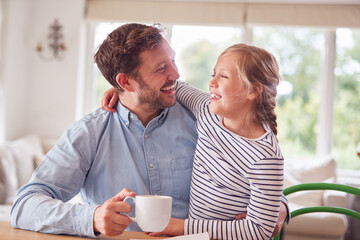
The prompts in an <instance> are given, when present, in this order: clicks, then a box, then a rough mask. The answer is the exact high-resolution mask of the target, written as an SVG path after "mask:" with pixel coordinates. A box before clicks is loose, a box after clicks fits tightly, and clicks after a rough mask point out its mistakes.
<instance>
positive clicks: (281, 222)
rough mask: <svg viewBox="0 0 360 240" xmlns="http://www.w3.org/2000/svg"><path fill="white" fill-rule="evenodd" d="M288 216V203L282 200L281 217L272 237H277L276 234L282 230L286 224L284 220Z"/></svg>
mask: <svg viewBox="0 0 360 240" xmlns="http://www.w3.org/2000/svg"><path fill="white" fill-rule="evenodd" d="M287 216H288V212H287V208H286V205H285V203H284V202H281V204H280V213H279V217H278V220H277V222H276V226H275V229H274V232H273V234H272V235H271V237H275V236H276V235H278V233H279V232H280V230H281V229H282V227H283V225H284V222H285V219H286V217H287Z"/></svg>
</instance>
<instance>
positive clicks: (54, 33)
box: [36, 19, 66, 60]
mask: <svg viewBox="0 0 360 240" xmlns="http://www.w3.org/2000/svg"><path fill="white" fill-rule="evenodd" d="M62 28H63V27H62V26H61V25H60V24H59V21H58V20H57V19H55V20H54V23H53V24H51V25H50V27H49V29H50V33H49V35H48V37H47V41H48V45H47V47H48V48H46V49H44V47H43V44H42V42H41V41H39V42H38V44H37V46H36V51H37V52H38V53H39V56H40V57H41V58H42V59H44V60H52V59H58V60H61V59H63V57H64V52H65V50H66V45H65V42H64V41H63V34H62ZM45 46H46V45H45Z"/></svg>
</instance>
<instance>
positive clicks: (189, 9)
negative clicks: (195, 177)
mask: <svg viewBox="0 0 360 240" xmlns="http://www.w3.org/2000/svg"><path fill="white" fill-rule="evenodd" d="M86 18H87V19H88V20H96V21H99V20H100V21H110V22H111V21H114V22H145V23H153V22H160V23H164V24H191V25H212V26H214V25H227V26H244V25H247V26H254V25H272V26H274V25H283V26H314V27H350V28H357V27H360V4H337V5H336V4H281V3H273V4H270V3H266V4H265V3H250V1H249V3H245V2H221V1H218V2H216V1H211V2H199V1H136V0H132V1H131V0H127V1H122V0H87V8H86Z"/></svg>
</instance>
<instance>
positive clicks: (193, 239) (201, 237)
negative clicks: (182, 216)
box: [131, 232, 210, 240]
mask: <svg viewBox="0 0 360 240" xmlns="http://www.w3.org/2000/svg"><path fill="white" fill-rule="evenodd" d="M167 239H169V240H210V238H209V234H208V233H207V232H205V233H198V234H191V235H184V236H179V237H171V238H165V239H164V240H167ZM131 240H141V239H131Z"/></svg>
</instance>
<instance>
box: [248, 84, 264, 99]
mask: <svg viewBox="0 0 360 240" xmlns="http://www.w3.org/2000/svg"><path fill="white" fill-rule="evenodd" d="M261 92H262V85H261V84H260V83H255V84H253V85H252V90H251V92H250V93H249V94H248V99H249V100H254V99H255V98H257V97H258V96H259V95H260V94H261Z"/></svg>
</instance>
